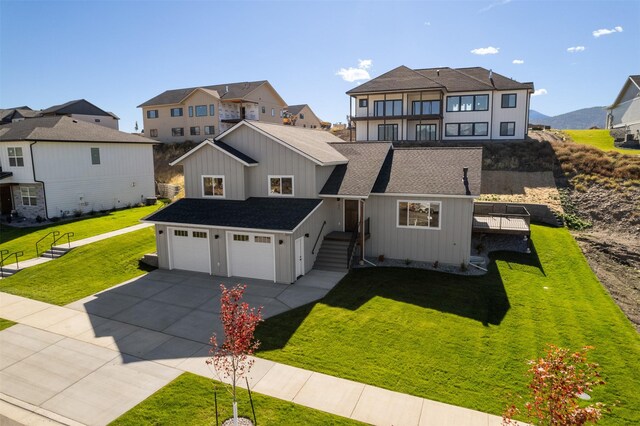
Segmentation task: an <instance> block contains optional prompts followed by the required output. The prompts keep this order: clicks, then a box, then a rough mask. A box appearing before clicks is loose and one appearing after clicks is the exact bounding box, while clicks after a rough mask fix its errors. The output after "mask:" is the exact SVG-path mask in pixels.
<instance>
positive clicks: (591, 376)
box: [502, 345, 605, 426]
mask: <svg viewBox="0 0 640 426" xmlns="http://www.w3.org/2000/svg"><path fill="white" fill-rule="evenodd" d="M591 349H592V348H591V347H585V348H583V349H582V350H580V351H577V352H574V353H570V351H569V350H568V349H563V348H559V347H557V346H554V345H548V346H547V350H546V355H545V356H544V357H543V358H540V359H537V360H531V361H529V365H530V366H531V367H530V368H529V370H528V372H529V374H530V375H531V383H530V384H529V386H528V387H529V389H530V393H531V395H530V397H531V401H529V402H526V403H525V405H524V406H525V408H526V417H527V420H528V421H530V422H532V423H533V424H544V425H554V426H555V425H558V426H568V425H584V424H586V423H588V422H592V423H596V422H597V421H598V420H600V418H601V417H602V412H603V410H604V408H605V406H604V404H602V403H600V402H597V403H595V404H589V405H587V406H584V404H580V401H579V400H580V397H581V396H582V397H585V394H586V393H587V392H591V390H592V389H593V387H594V386H598V385H604V381H603V380H602V379H601V378H600V373H599V371H598V364H595V363H590V362H588V361H587V352H588V351H589V350H591ZM520 412H521V410H519V409H518V407H517V406H516V405H515V404H514V405H511V406H510V407H508V408H507V410H506V411H505V413H504V415H503V422H502V424H503V425H515V424H517V423H516V422H515V421H513V420H512V419H513V417H514V416H515V415H517V414H518V413H520Z"/></svg>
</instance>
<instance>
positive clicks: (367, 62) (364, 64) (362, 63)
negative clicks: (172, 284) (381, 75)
mask: <svg viewBox="0 0 640 426" xmlns="http://www.w3.org/2000/svg"><path fill="white" fill-rule="evenodd" d="M371 65H373V61H372V60H371V59H358V68H360V69H361V70H368V69H369V68H371Z"/></svg>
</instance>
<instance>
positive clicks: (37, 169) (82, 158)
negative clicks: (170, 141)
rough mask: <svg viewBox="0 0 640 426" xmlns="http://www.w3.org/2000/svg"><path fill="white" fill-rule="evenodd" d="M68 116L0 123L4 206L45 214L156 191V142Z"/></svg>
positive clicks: (28, 214) (118, 204) (0, 205)
mask: <svg viewBox="0 0 640 426" xmlns="http://www.w3.org/2000/svg"><path fill="white" fill-rule="evenodd" d="M154 143H155V142H154V141H152V140H150V139H146V138H143V137H140V136H137V135H132V134H129V133H124V132H120V131H118V130H115V129H111V128H108V127H105V126H101V125H98V124H93V123H88V122H85V121H81V120H77V119H74V118H71V117H67V116H66V115H61V116H49V117H38V118H29V119H27V120H23V121H18V122H14V123H9V124H4V125H2V126H0V211H1V213H2V214H3V215H4V214H9V213H11V212H12V211H15V212H17V214H18V216H19V217H25V218H29V219H36V218H37V217H38V216H39V217H40V218H42V219H48V218H53V217H60V216H65V215H70V214H74V213H77V212H82V213H87V212H89V211H91V210H94V211H98V210H108V209H112V208H122V207H126V206H127V205H136V204H138V203H140V202H145V201H146V198H147V197H153V196H154V195H155V188H154V175H153V144H154Z"/></svg>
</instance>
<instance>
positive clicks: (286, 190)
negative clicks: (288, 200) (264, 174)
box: [268, 176, 293, 196]
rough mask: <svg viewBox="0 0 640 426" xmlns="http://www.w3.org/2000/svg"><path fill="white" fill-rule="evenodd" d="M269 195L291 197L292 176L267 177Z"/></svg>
mask: <svg viewBox="0 0 640 426" xmlns="http://www.w3.org/2000/svg"><path fill="white" fill-rule="evenodd" d="M268 180H269V182H268V183H269V188H268V190H269V195H272V196H293V176H269V178H268Z"/></svg>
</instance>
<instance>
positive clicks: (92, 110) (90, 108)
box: [40, 99, 119, 120]
mask: <svg viewBox="0 0 640 426" xmlns="http://www.w3.org/2000/svg"><path fill="white" fill-rule="evenodd" d="M40 113H41V114H42V115H43V116H47V115H70V114H78V115H103V116H109V117H113V118H115V119H116V120H119V118H118V116H116V115H115V114H114V113H112V112H107V111H105V110H103V109H100V108H98V107H97V106H95V105H94V104H92V103H91V102H89V101H87V100H85V99H76V100H75V101H69V102H65V103H64V104H60V105H54V106H52V107H49V108H47V109H44V110H42V111H40Z"/></svg>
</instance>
